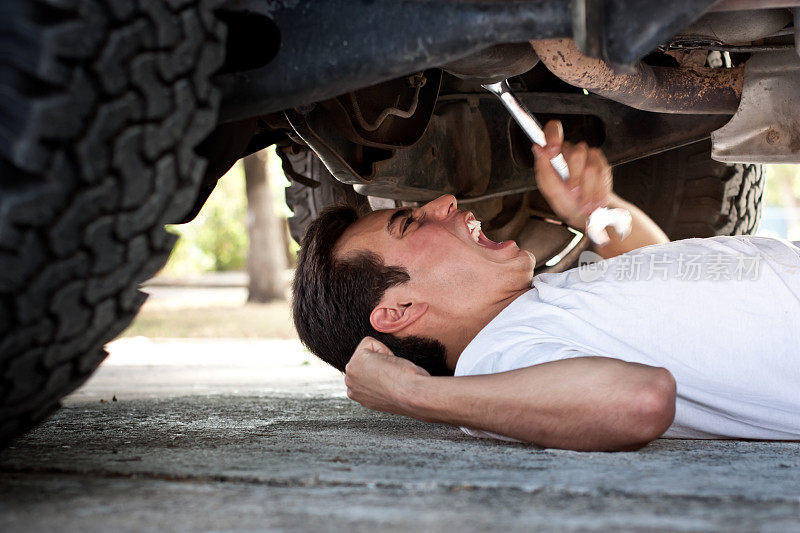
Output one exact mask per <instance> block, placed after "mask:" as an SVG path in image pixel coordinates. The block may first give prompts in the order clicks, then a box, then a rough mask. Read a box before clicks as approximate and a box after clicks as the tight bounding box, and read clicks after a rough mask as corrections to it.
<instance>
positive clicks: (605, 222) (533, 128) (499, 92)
mask: <svg viewBox="0 0 800 533" xmlns="http://www.w3.org/2000/svg"><path fill="white" fill-rule="evenodd" d="M482 87H483V88H484V89H486V90H487V91H489V92H490V93H493V94H494V95H495V96H497V97H498V98H499V99H500V101H501V102H502V103H503V105H504V106H505V107H506V109H508V111H509V112H510V113H511V116H512V117H514V120H516V121H517V124H519V125H520V127H521V128H522V130H523V131H524V132H525V133H526V134H527V135H528V137H530V139H531V141H533V142H534V143H536V144H538V145H539V146H541V147H542V148H544V146H545V145H546V144H547V139H545V136H544V130H543V129H542V126H541V125H540V124H539V122H538V121H537V120H536V119H535V118H534V117H533V115H532V114H531V112H530V111H528V110H527V109H526V108H525V106H524V105H523V104H522V102H520V101H519V99H517V97H516V96H515V95H514V93H513V92H511V87H509V86H508V81H507V80H503V81H499V82H497V83H488V84H486V85H482ZM550 164H551V165H553V168H554V169H555V170H556V172H557V173H558V175H559V176H561V179H563V180H564V181H567V180H568V179H569V167H567V160H566V159H564V155H563V154H558V155H556V156H555V157H553V158H552V159H550ZM608 226H612V227H613V228H614V229H615V230H616V232H617V233H618V234H619V236H620V237H621V238H623V239H624V238H625V237H627V236H628V235H629V234H630V232H631V214H630V213H629V212H628V211H627V210H626V209H619V208H613V209H609V208H607V207H599V208H597V209H595V210H594V211H592V212H591V214H590V215H589V220H588V221H587V222H586V234H587V235H589V238H590V239H591V240H592V242H594V243H596V244H597V245H599V246H603V245H605V244H608V242H609V238H608V232H607V231H606V228H607V227H608Z"/></svg>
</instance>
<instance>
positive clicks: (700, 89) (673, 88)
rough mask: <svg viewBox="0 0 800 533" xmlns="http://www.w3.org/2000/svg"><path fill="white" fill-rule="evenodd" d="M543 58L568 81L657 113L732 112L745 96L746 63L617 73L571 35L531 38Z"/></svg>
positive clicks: (640, 66) (643, 68)
mask: <svg viewBox="0 0 800 533" xmlns="http://www.w3.org/2000/svg"><path fill="white" fill-rule="evenodd" d="M531 44H532V45H533V48H534V50H536V53H537V54H538V56H539V60H540V61H541V62H542V63H544V65H545V66H546V67H547V68H548V69H549V70H550V72H552V73H553V74H555V75H556V76H558V77H559V78H561V79H562V80H563V81H565V82H566V83H569V84H570V85H574V86H576V87H580V88H582V89H586V90H587V91H591V92H593V93H596V94H599V95H600V96H604V97H605V98H608V99H610V100H614V101H615V102H619V103H621V104H625V105H627V106H630V107H633V108H636V109H641V110H642V111H654V112H657V113H684V114H714V115H732V114H734V113H735V112H736V109H737V108H738V107H739V100H740V98H741V96H742V79H743V69H742V68H741V67H739V68H672V67H652V66H650V65H646V64H644V63H642V62H639V63H638V64H636V65H634V66H633V72H632V73H630V74H622V73H620V74H618V73H615V72H614V70H613V69H612V68H611V66H610V65H609V64H608V63H606V62H605V61H602V60H600V59H595V58H592V57H588V56H585V55H583V54H581V53H580V51H578V47H577V46H576V45H575V41H573V40H572V39H547V40H540V41H531Z"/></svg>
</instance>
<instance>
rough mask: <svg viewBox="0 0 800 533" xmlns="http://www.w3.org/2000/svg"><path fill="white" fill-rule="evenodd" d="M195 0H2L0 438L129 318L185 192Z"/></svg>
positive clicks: (202, 113) (195, 134)
mask: <svg viewBox="0 0 800 533" xmlns="http://www.w3.org/2000/svg"><path fill="white" fill-rule="evenodd" d="M213 8H214V2H209V1H205V0H173V1H162V0H152V1H151V0H141V1H139V2H132V1H116V0H3V8H2V11H3V15H4V17H3V20H2V21H0V27H2V31H3V36H4V38H3V39H2V40H0V57H3V58H4V62H3V65H2V66H0V378H2V381H0V442H2V443H7V442H8V441H9V440H10V439H12V438H13V437H15V436H17V435H19V434H20V433H21V432H22V431H24V430H25V429H27V428H29V427H31V426H32V425H34V424H36V423H37V422H39V421H40V420H42V419H43V418H44V417H45V416H46V415H47V414H48V413H50V412H51V411H52V410H54V409H55V408H56V407H57V405H58V401H59V400H60V398H62V397H63V396H64V395H66V394H67V393H69V392H70V391H72V390H74V389H75V388H76V387H78V386H79V385H80V384H81V383H82V382H83V381H84V380H85V379H86V378H87V377H88V376H89V375H90V374H91V373H92V372H93V371H94V369H95V368H96V367H97V366H98V365H99V364H100V362H101V361H102V360H103V359H104V358H105V357H106V352H105V350H104V348H103V346H104V345H105V343H106V342H108V341H109V340H111V339H112V338H113V337H115V336H116V335H117V334H118V333H119V332H121V331H122V330H123V329H125V327H126V326H127V325H128V324H129V323H130V322H131V320H132V319H133V317H134V316H135V314H136V312H137V311H138V309H139V307H140V305H141V304H142V302H143V301H144V298H145V296H144V294H142V293H141V292H140V291H139V290H138V285H139V283H140V282H141V281H143V280H145V279H147V278H149V277H150V276H152V275H153V274H154V273H155V272H156V271H158V270H159V269H160V268H161V267H162V266H163V264H164V263H165V261H166V260H167V258H168V256H169V253H170V250H171V249H172V245H173V243H174V240H175V237H174V236H172V235H170V234H167V233H166V232H165V230H164V224H165V223H167V222H174V221H176V220H179V219H180V218H181V217H182V216H183V215H184V214H185V213H186V212H187V211H188V210H189V209H190V208H191V207H192V205H193V203H194V199H195V196H196V194H197V188H198V185H199V182H200V180H201V178H202V175H203V171H204V167H205V161H204V160H203V159H202V158H200V157H199V156H197V154H196V153H195V151H194V149H195V147H196V146H197V145H198V144H199V143H200V142H201V141H202V139H203V138H204V137H205V136H206V135H207V134H208V133H209V132H210V131H211V130H212V129H213V127H214V125H215V122H216V118H217V101H218V95H217V91H216V90H215V89H214V87H213V86H212V85H211V83H210V81H209V80H210V77H211V74H212V73H213V72H214V71H215V70H216V69H217V68H218V67H219V66H220V65H221V63H222V61H223V59H224V47H225V44H224V26H223V25H222V24H221V23H220V22H218V21H217V20H216V19H215V17H214V13H213Z"/></svg>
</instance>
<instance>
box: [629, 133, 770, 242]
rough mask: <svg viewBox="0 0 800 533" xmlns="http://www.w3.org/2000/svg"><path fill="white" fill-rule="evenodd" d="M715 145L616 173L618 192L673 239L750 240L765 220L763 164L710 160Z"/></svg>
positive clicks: (678, 151) (706, 144)
mask: <svg viewBox="0 0 800 533" xmlns="http://www.w3.org/2000/svg"><path fill="white" fill-rule="evenodd" d="M710 154H711V141H708V140H706V141H702V142H698V143H693V144H690V145H687V146H683V147H681V148H676V149H674V150H669V151H667V152H663V153H660V154H656V155H654V156H650V157H646V158H643V159H639V160H637V161H632V162H631V163H627V164H625V165H620V166H618V167H616V168H615V169H614V189H615V190H616V192H617V193H618V194H619V195H620V196H622V197H623V198H625V199H627V200H628V201H630V202H632V203H634V204H636V205H637V206H638V207H639V208H641V209H642V210H643V211H645V212H646V213H647V214H648V215H650V217H652V218H653V220H654V221H655V222H656V223H658V225H659V226H661V228H663V229H664V231H665V232H666V234H667V236H669V238H670V239H672V240H677V239H686V238H690V237H713V236H715V235H747V234H751V233H753V232H755V230H756V229H757V228H758V223H759V221H760V220H761V209H762V202H761V199H762V196H763V192H764V171H763V167H762V166H761V165H745V164H726V163H720V162H718V161H714V160H712V159H711V155H710Z"/></svg>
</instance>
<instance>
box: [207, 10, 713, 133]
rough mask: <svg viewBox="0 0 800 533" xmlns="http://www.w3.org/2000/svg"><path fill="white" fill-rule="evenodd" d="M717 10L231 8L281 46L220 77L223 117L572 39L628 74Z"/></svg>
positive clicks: (261, 111)
mask: <svg viewBox="0 0 800 533" xmlns="http://www.w3.org/2000/svg"><path fill="white" fill-rule="evenodd" d="M713 3H714V0H677V1H671V2H663V1H659V0H605V1H599V0H572V1H570V0H527V1H519V0H512V1H487V0H370V1H352V0H295V1H290V0H283V1H281V0H230V1H229V2H228V3H226V4H225V5H224V6H223V11H227V12H228V13H238V14H246V15H247V16H249V17H264V18H266V19H269V20H270V21H272V23H274V25H275V29H276V30H277V31H278V32H279V35H280V39H279V42H278V43H277V50H276V51H275V55H274V57H272V58H271V59H270V61H269V62H267V64H265V65H263V66H261V67H259V68H255V69H251V70H248V71H245V72H230V73H226V74H222V75H220V76H218V78H217V83H218V84H219V85H220V86H221V88H222V91H223V100H222V109H221V112H220V118H221V120H222V121H223V122H227V121H234V120H241V119H246V118H248V117H253V116H257V115H264V114H267V113H272V112H275V111H280V110H283V109H287V108H291V107H296V106H299V105H303V104H308V103H311V102H317V101H320V100H325V99H327V98H331V97H334V96H337V95H340V94H344V93H347V92H350V91H354V90H357V89H360V88H362V87H366V86H369V85H373V84H376V83H379V82H383V81H386V80H390V79H392V78H396V77H399V76H403V75H406V74H410V73H413V72H418V71H422V70H425V69H428V68H431V67H437V66H440V65H443V64H446V63H448V62H451V61H454V60H457V59H460V58H463V57H465V56H468V55H470V54H472V53H475V52H477V51H479V50H481V49H484V48H486V47H488V46H491V45H493V44H497V43H514V42H522V41H529V40H533V39H546V38H555V37H573V38H575V40H576V42H577V44H578V47H579V48H580V49H581V51H582V52H583V53H585V54H588V55H592V56H596V57H600V58H601V59H604V60H606V61H608V62H609V63H611V64H615V65H628V64H630V63H632V62H634V61H636V60H638V59H640V58H641V57H642V56H643V55H645V54H646V53H648V52H649V51H650V50H652V49H653V48H655V47H656V46H657V45H658V44H660V43H661V42H662V41H663V40H665V39H666V38H668V37H670V36H671V35H672V34H674V33H675V32H676V31H678V30H679V29H680V28H682V27H684V26H686V25H687V24H688V23H690V22H691V21H692V20H694V19H695V18H697V16H699V14H701V13H702V12H703V11H705V10H706V9H707V8H708V7H709V6H710V5H712V4H713ZM235 30H236V29H235V28H234V31H235ZM254 37H257V36H254ZM251 44H252V45H253V47H258V46H259V45H260V44H262V43H258V42H252V43H251Z"/></svg>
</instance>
